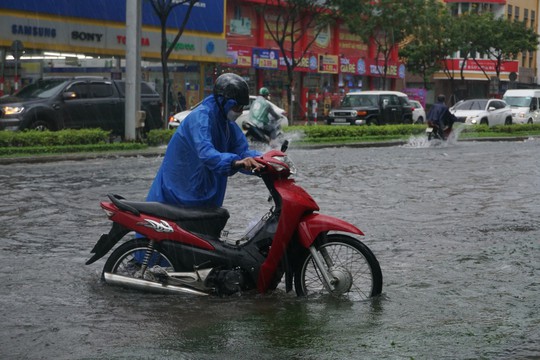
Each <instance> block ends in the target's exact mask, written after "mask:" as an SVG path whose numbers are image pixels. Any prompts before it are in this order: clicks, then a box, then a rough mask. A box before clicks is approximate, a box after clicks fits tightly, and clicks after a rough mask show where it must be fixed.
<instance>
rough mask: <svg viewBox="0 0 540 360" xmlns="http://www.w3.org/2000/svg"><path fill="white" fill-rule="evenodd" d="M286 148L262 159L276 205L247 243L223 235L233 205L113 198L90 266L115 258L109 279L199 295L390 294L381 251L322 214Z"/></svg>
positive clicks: (259, 173)
mask: <svg viewBox="0 0 540 360" xmlns="http://www.w3.org/2000/svg"><path fill="white" fill-rule="evenodd" d="M286 147H287V142H284V145H283V146H282V148H281V150H276V149H273V150H270V151H268V152H266V153H265V154H263V155H262V156H260V157H257V158H256V160H257V161H258V162H259V163H261V164H262V165H264V167H263V169H262V170H260V171H257V172H255V173H254V174H255V175H256V176H258V177H259V178H261V179H262V181H263V182H264V184H265V185H266V187H267V189H268V191H269V192H270V196H271V199H272V200H273V204H274V205H273V206H272V207H271V208H270V210H269V211H268V212H267V213H266V214H265V215H264V216H263V217H262V218H261V219H260V220H259V221H258V222H257V223H256V224H255V225H254V226H253V227H252V228H251V229H250V230H249V231H248V232H247V233H246V234H245V235H244V236H243V237H242V238H240V239H238V240H228V239H222V238H221V232H222V230H223V229H224V227H225V225H226V223H227V220H228V218H229V213H228V211H227V210H226V209H225V208H182V207H176V206H171V205H165V204H161V203H157V202H134V201H128V200H126V199H124V198H122V197H121V196H118V195H112V194H109V195H108V197H109V200H110V201H103V202H101V207H102V208H103V210H104V211H105V213H106V215H107V216H108V218H109V220H111V221H112V222H113V224H112V227H111V229H110V231H109V233H108V234H103V235H102V236H101V237H100V239H99V240H98V242H97V243H96V244H95V246H94V248H93V249H92V251H91V252H92V253H93V254H94V255H93V256H92V257H91V258H90V259H89V260H88V261H87V262H86V264H87V265H89V264H92V263H94V262H95V261H97V260H98V259H100V258H102V257H103V256H105V255H106V254H107V253H108V252H109V251H110V250H111V249H112V248H113V247H114V246H115V245H116V244H117V243H118V242H119V241H120V240H122V239H124V237H125V236H126V235H127V234H128V233H130V232H135V233H138V234H140V236H142V237H135V238H131V239H129V237H128V238H127V239H126V240H124V242H123V243H122V244H121V245H120V246H118V247H117V248H116V249H115V250H114V251H113V252H112V253H111V255H110V256H109V257H108V259H107V260H106V262H105V265H104V267H103V271H102V279H103V280H104V281H105V282H106V283H109V284H113V285H121V286H124V287H129V288H135V289H141V290H149V291H158V292H166V293H177V294H178V293H181V294H195V295H220V296H223V295H232V294H235V293H240V292H243V291H249V290H257V291H258V292H260V293H266V292H268V291H271V290H274V289H276V288H277V286H278V284H279V283H281V282H282V280H284V287H285V290H286V291H287V292H289V291H291V290H292V289H293V284H294V289H295V291H296V294H297V295H298V296H312V295H316V294H331V295H335V296H340V297H346V298H348V299H351V300H363V299H367V298H369V297H373V296H376V295H379V294H380V293H381V291H382V272H381V268H380V265H379V262H378V261H377V259H376V257H375V255H374V254H373V252H372V251H371V250H370V249H369V248H368V247H367V246H366V245H365V244H364V243H362V242H361V241H360V240H359V239H358V238H357V237H358V236H362V235H363V233H362V231H361V230H360V229H358V228H357V227H355V226H354V225H352V224H349V223H347V222H345V221H343V220H340V219H338V218H335V217H331V216H328V215H323V214H320V213H318V211H319V206H318V205H317V203H316V202H315V200H314V199H313V198H312V197H311V196H310V195H309V194H308V193H307V192H306V191H305V190H304V189H303V188H301V187H300V186H298V185H297V184H296V183H295V181H294V179H292V178H291V176H292V175H294V174H295V173H296V169H295V167H294V164H293V163H292V161H291V160H290V158H289V157H288V156H287V155H286V154H285V150H286Z"/></svg>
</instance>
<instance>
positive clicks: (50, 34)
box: [11, 24, 56, 38]
mask: <svg viewBox="0 0 540 360" xmlns="http://www.w3.org/2000/svg"><path fill="white" fill-rule="evenodd" d="M11 33H12V34H13V35H25V36H36V37H45V38H55V37H56V29H55V28H50V27H42V26H30V25H20V24H13V25H11Z"/></svg>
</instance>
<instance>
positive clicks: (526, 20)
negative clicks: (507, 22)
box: [523, 9, 529, 24]
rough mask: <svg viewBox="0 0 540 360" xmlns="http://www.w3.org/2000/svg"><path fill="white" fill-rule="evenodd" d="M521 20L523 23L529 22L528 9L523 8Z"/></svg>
mask: <svg viewBox="0 0 540 360" xmlns="http://www.w3.org/2000/svg"><path fill="white" fill-rule="evenodd" d="M523 22H524V23H525V24H527V23H528V22H529V9H523Z"/></svg>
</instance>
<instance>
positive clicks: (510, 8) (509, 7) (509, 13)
mask: <svg viewBox="0 0 540 360" xmlns="http://www.w3.org/2000/svg"><path fill="white" fill-rule="evenodd" d="M512 9H513V7H512V5H508V20H512Z"/></svg>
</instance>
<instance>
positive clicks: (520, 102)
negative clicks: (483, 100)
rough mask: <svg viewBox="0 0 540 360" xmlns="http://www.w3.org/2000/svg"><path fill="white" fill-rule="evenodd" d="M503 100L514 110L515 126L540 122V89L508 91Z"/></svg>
mask: <svg viewBox="0 0 540 360" xmlns="http://www.w3.org/2000/svg"><path fill="white" fill-rule="evenodd" d="M503 100H504V101H505V102H506V103H507V104H508V105H510V108H511V109H512V120H513V122H514V124H534V123H538V122H540V105H539V104H540V89H510V90H506V92H505V93H504V96H503Z"/></svg>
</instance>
